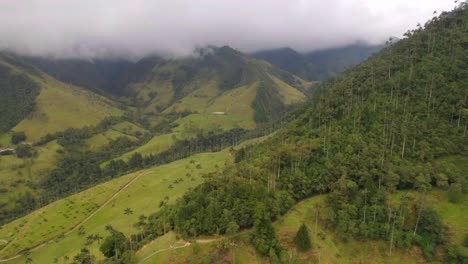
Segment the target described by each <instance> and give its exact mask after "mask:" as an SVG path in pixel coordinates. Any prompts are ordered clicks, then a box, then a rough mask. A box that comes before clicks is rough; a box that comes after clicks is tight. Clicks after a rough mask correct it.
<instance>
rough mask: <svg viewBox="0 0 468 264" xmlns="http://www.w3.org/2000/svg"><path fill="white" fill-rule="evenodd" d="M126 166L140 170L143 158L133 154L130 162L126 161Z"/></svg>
mask: <svg viewBox="0 0 468 264" xmlns="http://www.w3.org/2000/svg"><path fill="white" fill-rule="evenodd" d="M128 166H130V167H131V168H136V169H139V168H142V167H143V156H141V154H140V153H138V152H137V153H135V154H133V155H132V157H130V160H129V161H128Z"/></svg>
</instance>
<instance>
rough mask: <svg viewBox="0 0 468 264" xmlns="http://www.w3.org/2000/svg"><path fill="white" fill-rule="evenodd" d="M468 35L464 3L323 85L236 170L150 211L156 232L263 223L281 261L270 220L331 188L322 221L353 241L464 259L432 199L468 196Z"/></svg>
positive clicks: (259, 239) (255, 238)
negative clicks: (445, 193)
mask: <svg viewBox="0 0 468 264" xmlns="http://www.w3.org/2000/svg"><path fill="white" fill-rule="evenodd" d="M467 36H468V10H467V7H466V4H461V5H460V7H459V8H458V9H456V10H454V11H452V12H450V13H443V14H441V15H440V16H438V17H434V19H432V20H431V21H428V22H427V23H426V24H425V25H424V27H422V26H421V27H419V28H417V29H415V30H413V31H408V32H407V33H406V38H405V39H403V40H401V41H399V42H398V43H395V44H391V45H389V46H388V47H387V48H385V49H384V50H383V51H382V52H380V53H379V54H377V55H375V56H373V57H372V58H370V59H369V60H368V61H366V62H364V63H362V64H360V65H359V66H358V67H356V68H354V69H352V70H349V71H347V72H346V73H345V74H343V75H342V76H340V77H338V78H336V79H332V80H330V81H328V82H326V83H325V84H323V85H322V86H321V88H320V90H319V91H318V92H317V93H316V94H315V96H314V98H313V100H312V103H311V104H310V106H308V107H307V108H306V109H305V110H304V111H303V113H302V114H300V115H299V116H298V118H297V119H296V120H295V121H293V122H292V123H291V124H290V125H289V126H288V127H287V128H285V129H283V130H280V131H279V132H278V133H277V134H276V135H275V136H273V137H272V138H271V139H269V140H267V141H266V142H265V143H263V144H260V145H257V146H252V147H247V148H244V149H242V150H240V151H238V152H237V156H236V162H237V163H236V166H235V167H234V168H229V169H228V170H226V171H225V172H224V173H223V174H221V175H219V176H217V177H213V178H211V179H210V180H208V181H207V182H206V183H204V184H202V185H201V186H200V187H197V188H196V189H195V190H194V191H192V192H189V193H188V194H187V195H186V196H184V199H183V200H181V201H179V202H178V203H177V204H176V205H175V206H169V207H167V208H165V209H164V210H162V211H160V212H159V213H157V214H155V215H153V216H151V217H150V221H149V223H148V224H147V225H146V230H147V232H150V233H151V234H153V235H161V234H163V233H164V232H166V230H167V229H166V228H167V226H170V227H172V228H173V229H174V230H175V231H177V232H179V233H181V234H183V235H185V236H189V237H191V236H197V235H201V234H216V233H222V234H223V233H231V232H232V230H238V229H239V228H241V229H242V228H249V227H252V226H253V227H254V231H253V235H252V237H251V243H252V245H253V246H254V247H255V248H256V249H257V251H258V252H259V253H261V254H263V255H267V256H268V255H269V256H270V257H282V256H283V253H284V252H283V250H282V247H281V245H280V244H279V242H278V240H277V238H276V236H275V233H274V230H273V228H272V227H271V221H272V220H275V219H278V217H279V216H280V215H282V214H284V213H285V212H286V211H287V210H288V209H289V208H291V206H292V205H294V204H295V203H297V202H298V201H300V200H302V199H304V198H307V197H310V196H313V195H316V194H320V193H329V195H328V199H327V200H326V201H327V202H326V208H324V210H325V212H326V213H324V214H323V215H322V216H321V218H320V221H323V222H325V223H326V224H327V226H328V227H329V228H331V229H332V230H334V231H335V232H337V234H338V235H339V236H340V237H341V239H343V240H351V239H357V240H385V241H388V245H389V254H390V255H391V254H392V250H394V249H395V248H408V247H411V246H412V245H417V246H419V247H420V248H421V250H422V252H423V254H424V256H425V257H426V258H427V259H434V258H436V259H438V260H439V261H442V262H446V261H447V262H450V261H451V262H464V261H466V258H467V255H466V251H465V250H464V249H463V244H462V243H463V242H462V241H461V240H457V239H454V237H453V234H452V235H450V234H449V233H447V232H446V228H447V227H444V224H443V223H442V221H441V216H440V215H439V214H438V213H437V212H436V211H435V210H434V209H433V208H432V205H431V204H430V203H429V202H427V201H428V200H427V197H428V195H429V190H431V189H443V190H449V194H450V196H451V197H452V195H453V197H452V198H453V199H451V200H452V202H454V203H457V202H463V203H464V202H465V201H464V200H463V199H461V200H460V198H458V199H457V198H455V197H460V196H461V197H463V195H464V194H466V193H467V191H468V190H467V186H468V185H467V179H466V174H465V173H464V171H463V170H462V167H463V166H464V165H463V163H465V162H466V157H467V146H468V144H467V143H468V142H467V125H468V113H467V95H468V89H466V87H468V72H467V69H468V64H467V63H468V39H467ZM453 157H455V158H453ZM457 160H458V161H457ZM397 190H402V191H407V192H408V191H415V192H417V193H419V194H420V195H418V196H417V197H416V198H414V197H413V198H411V196H407V195H400V196H395V195H393V194H395V192H396V191H397ZM465 197H466V196H465ZM437 252H439V253H437Z"/></svg>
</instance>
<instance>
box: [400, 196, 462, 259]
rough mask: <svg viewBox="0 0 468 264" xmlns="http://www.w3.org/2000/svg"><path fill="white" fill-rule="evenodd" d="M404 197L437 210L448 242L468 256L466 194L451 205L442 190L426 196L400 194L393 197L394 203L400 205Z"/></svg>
mask: <svg viewBox="0 0 468 264" xmlns="http://www.w3.org/2000/svg"><path fill="white" fill-rule="evenodd" d="M402 196H407V197H410V198H411V200H413V201H419V199H424V204H426V206H428V207H430V208H433V209H435V210H436V211H437V213H439V215H440V216H441V218H442V221H443V223H444V225H445V227H446V231H447V234H446V235H447V238H448V241H449V242H450V243H451V244H454V245H457V246H459V248H460V249H461V250H462V253H463V254H464V255H465V256H468V249H467V248H466V247H464V246H463V238H464V236H465V234H468V215H467V213H466V212H468V195H466V194H465V195H464V196H463V199H462V200H461V202H459V203H451V202H449V200H448V198H447V192H446V191H442V190H440V189H435V190H432V191H430V192H428V193H427V194H426V195H424V194H422V193H419V192H415V191H409V192H398V193H396V194H394V195H393V196H392V202H393V203H395V204H398V203H399V201H400V199H401V197H402Z"/></svg>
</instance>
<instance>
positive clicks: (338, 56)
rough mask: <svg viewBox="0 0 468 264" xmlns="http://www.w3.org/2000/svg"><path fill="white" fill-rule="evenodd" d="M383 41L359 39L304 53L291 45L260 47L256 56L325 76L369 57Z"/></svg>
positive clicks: (298, 71) (306, 76) (291, 69)
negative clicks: (377, 43)
mask: <svg viewBox="0 0 468 264" xmlns="http://www.w3.org/2000/svg"><path fill="white" fill-rule="evenodd" d="M382 48H383V45H368V44H365V43H357V44H353V45H348V46H345V47H340V48H332V49H327V50H319V51H314V52H309V53H305V54H300V53H298V52H297V51H295V50H293V49H291V48H281V49H275V50H267V51H260V52H257V53H254V54H253V56H254V57H255V58H258V59H262V60H266V61H268V62H270V63H271V64H273V65H276V66H277V67H279V68H281V69H284V70H287V71H289V72H291V73H293V74H295V75H297V76H299V77H301V78H304V79H307V80H314V81H317V80H325V79H327V78H329V77H332V76H335V75H337V74H339V73H341V72H343V71H345V70H346V69H348V68H351V67H353V66H355V65H357V64H359V63H360V62H362V61H364V60H366V59H367V58H368V57H370V56H371V55H372V54H373V53H376V52H378V51H379V50H381V49H382Z"/></svg>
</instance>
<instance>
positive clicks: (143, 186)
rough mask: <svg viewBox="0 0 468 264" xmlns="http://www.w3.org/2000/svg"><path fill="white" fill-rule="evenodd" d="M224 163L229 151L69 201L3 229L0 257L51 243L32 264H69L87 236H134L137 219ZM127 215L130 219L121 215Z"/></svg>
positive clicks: (93, 248) (156, 170)
mask: <svg viewBox="0 0 468 264" xmlns="http://www.w3.org/2000/svg"><path fill="white" fill-rule="evenodd" d="M226 162H231V157H230V154H229V152H228V151H227V150H225V151H222V152H217V153H205V154H198V155H194V156H192V157H190V158H187V159H183V160H179V161H176V162H173V163H170V164H167V165H163V166H159V167H153V168H150V169H147V170H142V171H139V172H135V173H132V174H129V175H127V176H123V177H120V178H118V179H115V180H112V181H109V182H107V183H104V184H100V185H98V186H96V187H94V188H91V189H88V190H86V191H84V192H82V193H79V194H76V195H72V196H70V197H69V198H67V199H64V200H60V201H58V202H56V203H54V204H51V205H49V206H47V207H45V208H42V209H40V210H38V211H35V212H34V213H32V214H30V215H28V216H26V217H23V218H20V219H18V220H16V221H14V222H13V223H10V224H8V225H5V226H4V227H2V229H1V230H0V239H3V240H7V241H9V244H8V245H7V246H6V247H4V248H3V250H1V251H0V256H1V257H2V258H6V257H11V256H15V255H16V254H18V253H19V252H21V251H23V250H25V249H27V248H32V247H34V246H36V245H38V244H40V243H41V242H43V241H48V240H50V239H51V238H53V240H52V242H50V243H48V244H46V245H44V246H43V247H41V248H39V249H37V250H31V258H32V259H33V260H34V262H37V263H50V261H52V260H53V259H55V258H58V259H61V260H62V259H64V258H65V256H67V257H69V258H71V257H72V256H74V255H75V254H77V252H78V251H79V250H80V249H81V248H82V247H83V246H84V243H85V242H86V236H87V235H91V234H99V235H100V236H102V237H105V236H106V231H105V226H106V225H112V226H113V227H114V228H116V229H117V230H120V231H122V232H124V233H125V234H126V235H130V234H132V233H135V232H136V231H137V230H136V229H135V227H133V224H134V223H135V222H137V220H138V217H139V216H140V215H142V214H145V215H148V214H150V213H153V212H156V211H157V210H158V209H159V203H160V201H163V200H166V201H167V202H169V203H171V202H174V201H175V200H176V198H177V197H180V196H182V195H183V194H184V193H185V192H186V191H187V190H188V189H189V188H193V187H195V186H197V185H198V184H200V183H201V182H202V181H203V178H202V175H203V174H205V173H209V172H213V171H215V170H218V169H220V168H222V167H223V166H224V164H225V163H226ZM127 209H130V211H131V213H127V214H125V211H128V210H127ZM53 216H56V217H58V219H54V217H53ZM45 219H47V220H45ZM78 226H79V227H80V228H78ZM79 229H82V230H84V232H85V235H80V234H79V233H80V230H79ZM33 230H36V231H33ZM37 230H41V231H40V232H37ZM70 230H72V231H71V232H70V233H67V232H69V231H70ZM64 233H65V235H61V234H64ZM89 247H90V249H91V251H92V252H93V253H94V254H96V256H98V257H99V258H102V255H101V253H100V252H99V250H98V244H97V243H94V244H92V245H90V246H89ZM24 261H25V258H24V257H19V258H16V259H13V260H11V263H24Z"/></svg>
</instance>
